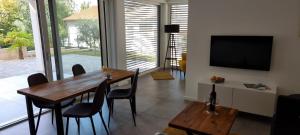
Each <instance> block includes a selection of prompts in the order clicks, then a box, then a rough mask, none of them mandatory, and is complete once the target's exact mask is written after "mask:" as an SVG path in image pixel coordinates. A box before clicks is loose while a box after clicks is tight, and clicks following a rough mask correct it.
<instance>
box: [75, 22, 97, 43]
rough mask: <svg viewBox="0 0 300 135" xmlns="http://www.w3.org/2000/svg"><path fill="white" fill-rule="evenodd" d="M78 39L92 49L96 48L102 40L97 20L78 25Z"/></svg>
mask: <svg viewBox="0 0 300 135" xmlns="http://www.w3.org/2000/svg"><path fill="white" fill-rule="evenodd" d="M78 30H79V33H78V37H77V38H78V39H77V40H79V41H81V42H84V43H85V44H87V45H88V46H89V47H90V48H96V47H97V46H96V43H97V41H99V40H100V33H99V25H98V23H97V21H96V20H85V21H81V22H79V24H78Z"/></svg>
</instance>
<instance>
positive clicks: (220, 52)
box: [210, 36, 273, 71]
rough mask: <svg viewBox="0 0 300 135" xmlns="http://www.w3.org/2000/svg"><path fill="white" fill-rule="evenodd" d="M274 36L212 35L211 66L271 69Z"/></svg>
mask: <svg viewBox="0 0 300 135" xmlns="http://www.w3.org/2000/svg"><path fill="white" fill-rule="evenodd" d="M272 44H273V36H211V48H210V66H221V67H232V68H242V69H255V70H265V71H269V70H270V64H271V54H272Z"/></svg>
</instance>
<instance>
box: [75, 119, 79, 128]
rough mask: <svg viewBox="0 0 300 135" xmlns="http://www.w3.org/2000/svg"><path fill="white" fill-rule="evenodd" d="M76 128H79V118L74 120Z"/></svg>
mask: <svg viewBox="0 0 300 135" xmlns="http://www.w3.org/2000/svg"><path fill="white" fill-rule="evenodd" d="M75 120H76V124H77V127H79V118H75Z"/></svg>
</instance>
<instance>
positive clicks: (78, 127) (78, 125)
mask: <svg viewBox="0 0 300 135" xmlns="http://www.w3.org/2000/svg"><path fill="white" fill-rule="evenodd" d="M77 119H78V124H77V130H78V134H79V135H80V118H77Z"/></svg>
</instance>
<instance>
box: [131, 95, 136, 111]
mask: <svg viewBox="0 0 300 135" xmlns="http://www.w3.org/2000/svg"><path fill="white" fill-rule="evenodd" d="M132 104H133V112H134V115H136V98H135V96H133V97H132Z"/></svg>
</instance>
